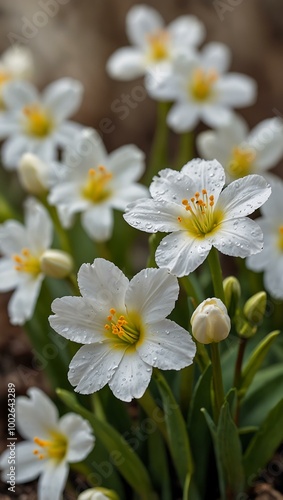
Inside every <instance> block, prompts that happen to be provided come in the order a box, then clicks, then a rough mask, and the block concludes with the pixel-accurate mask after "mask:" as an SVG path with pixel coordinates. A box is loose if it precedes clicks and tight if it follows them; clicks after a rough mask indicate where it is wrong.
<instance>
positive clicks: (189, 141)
mask: <svg viewBox="0 0 283 500" xmlns="http://www.w3.org/2000/svg"><path fill="white" fill-rule="evenodd" d="M193 145H194V135H193V132H186V133H184V134H182V135H181V136H180V139H179V152H178V157H177V162H176V163H177V165H176V168H177V170H180V169H181V168H182V167H183V166H184V165H185V164H186V163H188V161H190V160H192V159H193V157H194V149H193Z"/></svg>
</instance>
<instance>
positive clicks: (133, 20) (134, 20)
mask: <svg viewBox="0 0 283 500" xmlns="http://www.w3.org/2000/svg"><path fill="white" fill-rule="evenodd" d="M163 26H164V22H163V19H162V17H161V15H160V14H159V12H157V10H155V9H153V8H152V7H149V6H148V5H143V4H142V5H135V6H134V7H132V8H131V9H130V10H129V12H128V14H127V17H126V32H127V35H128V38H129V40H130V42H131V43H132V44H133V45H138V46H144V45H145V44H146V43H147V36H148V35H150V34H151V33H154V32H156V31H159V30H160V29H162V28H163Z"/></svg>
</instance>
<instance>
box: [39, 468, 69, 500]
mask: <svg viewBox="0 0 283 500" xmlns="http://www.w3.org/2000/svg"><path fill="white" fill-rule="evenodd" d="M68 473H69V466H68V465H67V463H66V462H64V461H61V462H57V461H55V460H54V461H51V460H50V461H49V462H48V463H47V464H46V467H45V468H44V472H43V474H42V475H41V476H40V479H39V483H38V500H50V499H51V498H52V500H60V499H61V498H62V497H61V495H62V493H63V490H64V488H65V484H66V482H67V477H68Z"/></svg>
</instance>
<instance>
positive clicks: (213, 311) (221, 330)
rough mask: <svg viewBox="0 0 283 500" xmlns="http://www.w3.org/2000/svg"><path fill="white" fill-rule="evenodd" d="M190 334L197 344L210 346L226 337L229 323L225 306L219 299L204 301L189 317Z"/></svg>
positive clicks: (229, 327) (213, 298)
mask: <svg viewBox="0 0 283 500" xmlns="http://www.w3.org/2000/svg"><path fill="white" fill-rule="evenodd" d="M191 325H192V334H193V336H194V337H195V339H196V340H197V341H198V342H201V343H202V344H211V343H212V342H220V341H221V340H224V339H226V337H228V335H229V332H230V329H231V321H230V318H229V316H228V312H227V309H226V306H225V305H224V304H223V302H222V301H221V300H220V299H217V298H216V297H212V298H209V299H206V300H204V301H203V302H202V303H201V304H199V306H198V307H197V308H196V310H195V311H194V312H193V314H192V317H191Z"/></svg>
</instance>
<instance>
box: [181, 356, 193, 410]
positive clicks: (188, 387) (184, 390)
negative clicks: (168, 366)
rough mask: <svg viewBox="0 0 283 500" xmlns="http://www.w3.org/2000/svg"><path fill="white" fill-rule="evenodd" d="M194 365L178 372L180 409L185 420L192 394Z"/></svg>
mask: <svg viewBox="0 0 283 500" xmlns="http://www.w3.org/2000/svg"><path fill="white" fill-rule="evenodd" d="M194 369H195V365H194V364H192V365H190V366H186V367H185V368H183V370H180V379H181V380H180V407H181V410H182V413H183V415H184V416H185V418H186V417H187V415H188V411H189V406H190V400H191V397H192V392H193V384H194Z"/></svg>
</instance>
